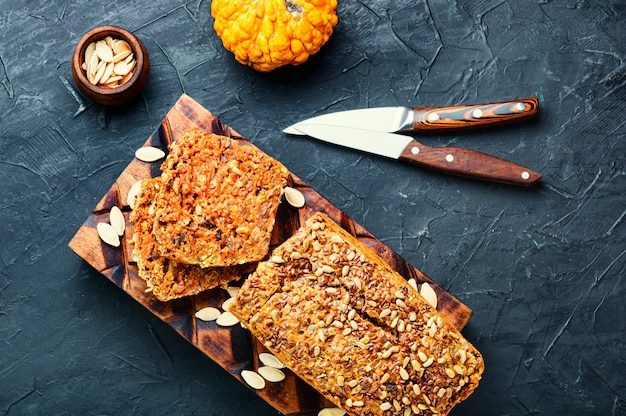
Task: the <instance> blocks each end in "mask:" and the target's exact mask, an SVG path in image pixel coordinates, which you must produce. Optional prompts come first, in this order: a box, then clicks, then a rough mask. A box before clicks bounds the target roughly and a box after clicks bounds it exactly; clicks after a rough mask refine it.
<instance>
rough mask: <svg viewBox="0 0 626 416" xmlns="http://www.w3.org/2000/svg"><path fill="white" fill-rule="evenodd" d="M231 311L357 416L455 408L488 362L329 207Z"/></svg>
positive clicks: (255, 278) (260, 273) (258, 274)
mask: <svg viewBox="0 0 626 416" xmlns="http://www.w3.org/2000/svg"><path fill="white" fill-rule="evenodd" d="M229 310H230V311H231V312H232V313H233V314H235V315H236V316H237V317H238V318H239V319H240V320H241V321H242V322H243V323H244V324H245V326H246V327H247V328H248V329H250V331H251V332H252V334H253V335H254V336H256V337H257V338H258V339H259V341H260V342H262V343H263V344H264V345H265V346H266V347H267V348H268V349H269V350H270V351H271V352H272V353H273V354H275V355H276V357H277V358H278V359H279V360H280V361H281V362H283V363H284V364H285V365H286V366H287V367H289V368H290V369H291V370H293V371H294V372H295V374H297V375H298V376H299V377H301V378H302V379H303V380H304V381H306V382H307V383H309V384H310V385H311V386H313V387H314V388H315V389H317V390H318V391H319V392H320V393H321V394H322V395H324V396H325V397H326V398H327V399H328V400H330V401H331V402H333V403H334V404H335V405H337V406H338V407H340V408H342V409H343V410H344V411H346V412H348V413H349V414H352V415H408V414H424V415H428V414H430V415H435V414H436V415H446V414H447V413H448V412H449V411H450V410H451V409H452V407H453V406H454V405H455V404H457V403H459V402H460V401H462V400H464V399H465V398H467V397H468V396H469V395H470V394H471V393H472V391H473V390H474V389H475V388H476V387H477V385H478V383H479V380H480V378H481V374H482V372H483V369H484V363H483V359H482V356H481V354H480V353H479V352H478V351H477V350H476V348H474V347H473V346H472V345H471V344H470V343H469V342H468V341H467V340H466V339H465V338H464V337H463V336H462V335H461V334H460V333H459V332H458V331H457V330H456V329H455V328H454V327H453V326H452V325H450V324H449V323H447V322H446V321H445V319H444V318H442V316H441V315H439V314H438V313H437V311H436V310H435V309H433V307H432V306H431V305H430V304H429V303H428V302H427V301H426V300H424V299H423V298H422V297H421V295H420V294H419V293H418V292H417V291H416V290H415V289H413V288H412V287H411V286H410V285H409V284H408V282H407V281H406V280H405V279H404V278H403V277H402V276H400V275H399V274H397V273H396V272H395V271H394V270H393V269H391V267H390V266H389V265H388V264H387V263H386V262H384V260H382V259H381V258H380V257H379V256H378V255H377V254H376V253H374V252H373V251H372V250H371V249H370V248H369V247H367V246H366V245H365V244H363V243H362V242H360V241H359V240H357V239H356V238H355V237H354V236H352V235H350V234H349V233H347V232H346V231H345V230H343V229H342V228H341V227H340V226H339V225H338V224H336V223H335V222H333V221H332V220H330V219H329V218H328V217H327V216H326V215H324V214H321V213H318V214H316V215H314V216H313V217H311V218H310V219H309V220H308V221H307V222H306V223H305V224H304V226H303V227H302V228H301V229H300V230H298V231H297V232H296V233H295V234H294V235H293V236H292V237H290V238H289V239H288V240H287V241H286V242H284V243H283V244H281V245H280V246H279V247H277V248H276V249H275V250H274V251H273V252H272V253H271V257H270V259H269V260H268V261H265V262H261V263H259V266H258V267H257V270H256V271H255V272H254V273H253V274H252V275H251V276H250V277H249V278H248V279H247V280H246V281H245V282H244V284H243V286H242V288H241V290H240V291H239V293H238V295H237V297H236V299H235V301H234V303H233V304H232V305H231V306H230V309H229Z"/></svg>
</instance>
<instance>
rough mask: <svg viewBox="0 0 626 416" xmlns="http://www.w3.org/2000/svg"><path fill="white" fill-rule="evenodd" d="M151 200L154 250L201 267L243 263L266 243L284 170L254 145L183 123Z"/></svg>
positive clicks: (263, 251) (258, 254) (257, 257)
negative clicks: (194, 128)
mask: <svg viewBox="0 0 626 416" xmlns="http://www.w3.org/2000/svg"><path fill="white" fill-rule="evenodd" d="M161 170H162V174H161V177H160V178H161V179H160V185H159V188H158V189H157V190H156V195H155V203H154V205H153V215H154V225H153V235H154V239H155V242H156V248H157V250H158V251H159V253H160V254H161V255H162V256H164V257H167V258H169V259H171V260H174V261H177V262H179V263H187V264H197V265H199V266H201V267H222V266H233V265H237V264H245V263H250V262H254V261H258V260H260V259H262V258H263V257H264V256H265V255H266V254H267V252H268V250H269V242H270V237H271V232H272V228H273V227H274V223H275V217H276V211H277V209H278V205H279V204H280V201H281V197H282V194H283V189H284V187H285V185H286V184H287V176H288V174H289V172H288V170H287V169H286V168H285V167H284V166H283V165H282V164H280V163H279V162H278V161H277V160H275V159H273V158H271V157H269V156H267V155H266V154H265V153H263V152H261V151H260V150H259V149H257V148H255V147H253V146H250V145H246V144H242V143H241V142H239V141H237V140H233V139H230V138H228V137H224V136H220V135H217V134H206V133H204V132H202V131H199V130H189V131H187V132H185V133H184V134H183V135H182V136H181V137H180V138H179V139H177V140H176V141H174V142H173V143H172V145H171V146H170V149H169V155H168V156H167V158H166V160H165V162H164V163H163V165H162V166H161Z"/></svg>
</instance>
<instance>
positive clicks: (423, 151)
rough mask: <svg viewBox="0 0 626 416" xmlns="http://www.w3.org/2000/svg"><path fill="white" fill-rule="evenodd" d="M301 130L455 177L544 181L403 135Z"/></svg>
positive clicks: (317, 127) (484, 157) (503, 163)
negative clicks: (427, 144)
mask: <svg viewBox="0 0 626 416" xmlns="http://www.w3.org/2000/svg"><path fill="white" fill-rule="evenodd" d="M298 130H299V131H300V133H301V134H305V135H308V136H311V137H313V138H316V139H318V140H322V141H325V142H328V143H332V144H336V145H339V146H344V147H349V148H351V149H356V150H360V151H363V152H368V153H373V154H376V155H380V156H385V157H389V158H392V159H397V160H401V161H403V162H409V163H413V164H415V165H418V166H422V167H425V168H429V169H433V170H437V171H441V172H445V173H450V174H453V175H458V176H464V177H468V178H473V179H481V180H486V181H492V182H502V183H507V184H511V185H522V186H528V185H532V184H534V183H535V182H537V181H538V180H540V179H541V174H540V173H537V172H535V171H533V170H531V169H528V168H526V167H524V166H521V165H518V164H516V163H513V162H509V161H507V160H504V159H500V158H498V157H495V156H491V155H488V154H486V153H481V152H477V151H475V150H469V149H464V148H460V147H450V146H447V147H431V146H426V145H424V144H422V143H420V142H418V141H416V140H414V139H413V138H412V137H409V136H405V135H402V134H396V133H386V132H379V131H372V130H364V129H355V128H352V127H344V126H331V125H326V124H303V125H301V126H298Z"/></svg>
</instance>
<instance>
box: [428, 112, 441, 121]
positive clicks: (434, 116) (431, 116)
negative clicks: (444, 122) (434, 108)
mask: <svg viewBox="0 0 626 416" xmlns="http://www.w3.org/2000/svg"><path fill="white" fill-rule="evenodd" d="M437 120H439V114H437V113H429V114H428V121H430V122H434V121H437Z"/></svg>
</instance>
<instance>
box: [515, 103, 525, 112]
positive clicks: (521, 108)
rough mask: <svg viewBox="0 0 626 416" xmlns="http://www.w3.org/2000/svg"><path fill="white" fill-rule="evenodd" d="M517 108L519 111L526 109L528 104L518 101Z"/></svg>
mask: <svg viewBox="0 0 626 416" xmlns="http://www.w3.org/2000/svg"><path fill="white" fill-rule="evenodd" d="M515 109H516V110H517V111H524V110H526V106H525V105H524V103H517V104H515Z"/></svg>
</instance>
